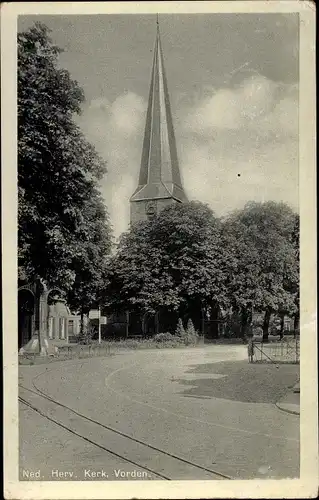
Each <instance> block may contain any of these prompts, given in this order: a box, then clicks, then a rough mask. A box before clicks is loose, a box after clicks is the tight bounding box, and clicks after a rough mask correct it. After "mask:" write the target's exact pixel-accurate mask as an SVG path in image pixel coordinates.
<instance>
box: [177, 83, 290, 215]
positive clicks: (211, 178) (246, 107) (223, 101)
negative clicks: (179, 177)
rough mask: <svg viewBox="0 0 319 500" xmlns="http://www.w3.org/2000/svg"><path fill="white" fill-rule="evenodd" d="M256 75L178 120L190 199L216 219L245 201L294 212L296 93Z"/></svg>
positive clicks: (203, 102)
mask: <svg viewBox="0 0 319 500" xmlns="http://www.w3.org/2000/svg"><path fill="white" fill-rule="evenodd" d="M296 90H297V89H296V87H295V86H294V87H292V86H291V87H289V86H284V85H282V84H276V83H274V82H272V81H270V80H268V79H266V78H264V77H261V76H259V75H257V76H256V75H253V76H251V78H249V79H245V80H244V81H243V82H242V83H241V84H240V85H237V86H236V87H234V88H232V89H231V88H225V89H220V90H219V91H217V92H212V93H211V95H210V96H205V97H204V98H203V99H202V100H201V101H200V102H199V103H197V104H196V105H194V106H192V107H190V108H188V109H187V110H183V111H182V112H181V113H180V114H179V120H178V124H179V127H178V128H177V131H176V132H177V135H178V136H179V137H178V140H179V146H180V147H179V149H180V163H181V166H182V169H183V176H184V184H185V187H186V190H187V192H188V194H189V197H190V198H191V199H200V200H202V201H205V202H206V203H208V204H209V205H210V206H211V207H212V208H213V209H214V210H215V211H216V213H217V214H219V215H220V214H225V213H227V212H229V211H231V210H233V209H235V208H239V207H242V206H243V205H244V204H245V203H246V202H247V201H249V200H256V201H263V200H269V199H271V200H275V201H284V202H286V203H289V204H290V205H291V206H292V207H294V208H298V92H296Z"/></svg>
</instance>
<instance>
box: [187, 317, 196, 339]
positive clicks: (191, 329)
mask: <svg viewBox="0 0 319 500" xmlns="http://www.w3.org/2000/svg"><path fill="white" fill-rule="evenodd" d="M186 332H187V335H189V336H190V337H197V333H196V330H195V327H194V324H193V322H192V320H191V318H189V320H188V322H187V327H186Z"/></svg>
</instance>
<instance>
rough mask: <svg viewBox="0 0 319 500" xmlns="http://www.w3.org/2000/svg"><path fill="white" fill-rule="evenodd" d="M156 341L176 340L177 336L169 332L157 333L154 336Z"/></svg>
mask: <svg viewBox="0 0 319 500" xmlns="http://www.w3.org/2000/svg"><path fill="white" fill-rule="evenodd" d="M153 340H154V342H169V341H174V340H176V337H175V336H174V335H172V334H171V333H169V332H166V333H157V334H156V335H154V337H153Z"/></svg>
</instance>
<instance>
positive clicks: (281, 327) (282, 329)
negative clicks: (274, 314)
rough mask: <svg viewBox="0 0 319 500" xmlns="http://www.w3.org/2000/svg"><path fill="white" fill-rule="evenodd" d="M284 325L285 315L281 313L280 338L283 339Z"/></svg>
mask: <svg viewBox="0 0 319 500" xmlns="http://www.w3.org/2000/svg"><path fill="white" fill-rule="evenodd" d="M284 327H285V315H284V314H281V315H280V332H279V336H280V340H282V339H283V338H284Z"/></svg>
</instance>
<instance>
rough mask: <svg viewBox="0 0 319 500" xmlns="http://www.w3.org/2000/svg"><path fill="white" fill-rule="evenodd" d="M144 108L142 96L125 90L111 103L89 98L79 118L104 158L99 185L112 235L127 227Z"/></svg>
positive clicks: (105, 100)
mask: <svg viewBox="0 0 319 500" xmlns="http://www.w3.org/2000/svg"><path fill="white" fill-rule="evenodd" d="M145 109H146V105H145V103H144V101H143V99H142V98H141V97H139V96H138V95H136V94H134V93H132V92H128V93H126V94H123V95H121V96H119V97H117V99H116V100H115V101H114V102H113V103H110V102H109V101H108V100H107V99H104V98H99V99H94V100H92V101H91V102H90V103H89V105H88V106H86V108H85V109H84V111H83V114H82V116H81V118H80V126H81V128H82V130H83V131H84V133H85V135H86V136H87V138H88V139H89V140H90V141H92V143H93V144H94V145H95V147H96V148H97V150H98V152H99V153H100V154H101V156H102V157H103V158H104V159H105V160H106V161H107V167H108V173H107V175H106V176H105V178H104V179H103V181H102V186H101V188H102V193H103V195H104V198H105V202H106V205H107V207H108V210H109V213H110V217H111V222H112V225H113V228H114V236H115V237H116V238H117V237H118V236H119V235H120V234H121V233H122V232H123V231H125V230H126V229H127V226H128V221H129V213H130V211H129V198H130V196H131V195H132V193H133V191H134V189H135V187H136V184H137V179H138V170H139V163H140V154H141V144H142V136H143V127H144V115H145Z"/></svg>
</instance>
